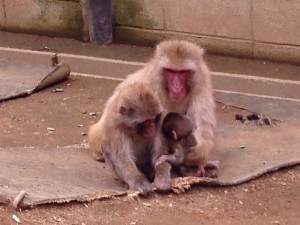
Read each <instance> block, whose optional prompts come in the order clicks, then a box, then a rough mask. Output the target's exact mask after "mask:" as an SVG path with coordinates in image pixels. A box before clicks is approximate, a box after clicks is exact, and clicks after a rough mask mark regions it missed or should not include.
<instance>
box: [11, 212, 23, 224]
mask: <svg viewBox="0 0 300 225" xmlns="http://www.w3.org/2000/svg"><path fill="white" fill-rule="evenodd" d="M12 218H13V220H14V221H15V222H16V223H21V220H20V219H19V217H17V216H16V215H15V214H13V215H12Z"/></svg>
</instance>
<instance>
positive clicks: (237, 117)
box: [235, 114, 243, 121]
mask: <svg viewBox="0 0 300 225" xmlns="http://www.w3.org/2000/svg"><path fill="white" fill-rule="evenodd" d="M235 119H236V120H241V121H242V120H243V115H241V114H236V115H235Z"/></svg>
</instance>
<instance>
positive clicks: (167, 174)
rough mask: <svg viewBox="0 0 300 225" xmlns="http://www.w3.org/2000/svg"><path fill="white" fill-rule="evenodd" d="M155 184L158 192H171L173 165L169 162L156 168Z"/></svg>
mask: <svg viewBox="0 0 300 225" xmlns="http://www.w3.org/2000/svg"><path fill="white" fill-rule="evenodd" d="M154 184H155V186H156V188H157V190H158V191H169V190H171V184H172V179H171V165H170V164H169V163H168V162H162V163H160V164H158V165H157V166H156V167H155V179H154Z"/></svg>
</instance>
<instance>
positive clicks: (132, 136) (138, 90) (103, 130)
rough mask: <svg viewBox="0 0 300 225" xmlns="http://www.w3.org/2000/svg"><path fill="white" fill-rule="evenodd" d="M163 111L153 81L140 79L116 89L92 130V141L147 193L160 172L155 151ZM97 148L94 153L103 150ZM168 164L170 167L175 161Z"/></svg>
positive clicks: (122, 174) (134, 186) (119, 172)
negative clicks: (151, 86)
mask: <svg viewBox="0 0 300 225" xmlns="http://www.w3.org/2000/svg"><path fill="white" fill-rule="evenodd" d="M161 113H162V107H161V105H160V103H159V100H158V97H157V95H156V94H155V93H154V92H153V90H152V89H151V88H150V87H149V85H146V84H143V83H140V82H136V83H133V84H131V85H129V86H127V87H126V88H124V89H123V88H119V89H118V90H116V91H115V92H114V94H113V95H112V96H111V97H110V99H109V100H108V101H107V103H106V106H105V109H104V111H103V115H102V117H101V118H100V120H99V121H98V122H97V123H96V124H94V125H93V126H92V127H91V128H90V132H89V140H90V143H93V142H94V143H98V144H99V148H101V150H102V152H103V154H104V157H105V161H106V162H109V163H110V164H111V165H112V167H113V169H114V171H115V172H116V174H117V175H118V176H119V177H120V178H121V179H122V180H123V181H124V182H126V183H127V184H128V185H129V187H130V189H131V190H135V191H139V192H140V193H141V194H143V195H147V194H148V193H149V192H151V191H152V186H151V184H150V182H152V181H153V180H154V177H155V174H156V171H155V168H154V166H153V164H152V155H153V151H154V150H153V145H154V142H155V138H156V137H157V130H158V127H159V125H160V117H161ZM158 149H161V148H158ZM93 150H94V149H93V148H92V149H91V151H92V152H91V153H92V154H94V155H96V154H98V153H99V151H96V152H93ZM101 150H100V151H101ZM165 164H167V163H165ZM164 168H165V169H166V170H167V171H169V170H170V169H171V165H165V166H164ZM162 172H163V171H162ZM158 174H159V172H158ZM166 174H168V172H166ZM159 182H162V181H159ZM169 183H170V182H169V181H168V183H166V185H168V186H169Z"/></svg>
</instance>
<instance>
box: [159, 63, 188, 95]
mask: <svg viewBox="0 0 300 225" xmlns="http://www.w3.org/2000/svg"><path fill="white" fill-rule="evenodd" d="M190 74H191V71H190V70H178V69H169V68H164V77H165V79H166V80H167V87H166V88H167V90H168V92H169V96H170V98H171V99H172V100H173V101H180V100H181V99H183V98H184V97H185V96H186V94H187V91H188V84H187V80H188V79H189V76H190Z"/></svg>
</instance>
